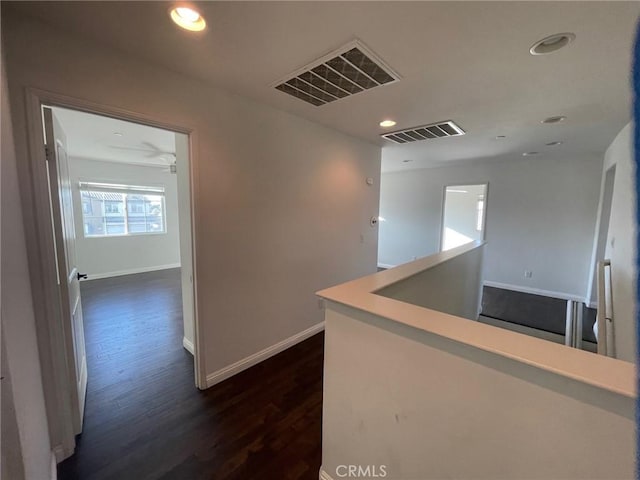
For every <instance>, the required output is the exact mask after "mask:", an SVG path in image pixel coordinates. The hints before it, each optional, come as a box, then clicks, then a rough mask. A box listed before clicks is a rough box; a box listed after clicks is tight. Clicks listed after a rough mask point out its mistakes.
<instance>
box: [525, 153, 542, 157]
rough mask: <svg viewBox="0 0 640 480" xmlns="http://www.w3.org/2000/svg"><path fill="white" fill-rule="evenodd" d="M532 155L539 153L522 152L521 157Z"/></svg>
mask: <svg viewBox="0 0 640 480" xmlns="http://www.w3.org/2000/svg"><path fill="white" fill-rule="evenodd" d="M534 155H540V152H524V153H523V154H522V156H523V157H532V156H534Z"/></svg>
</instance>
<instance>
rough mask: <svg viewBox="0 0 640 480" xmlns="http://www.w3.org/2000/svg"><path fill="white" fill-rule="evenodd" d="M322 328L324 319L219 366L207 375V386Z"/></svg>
mask: <svg viewBox="0 0 640 480" xmlns="http://www.w3.org/2000/svg"><path fill="white" fill-rule="evenodd" d="M323 330H324V321H322V322H320V323H316V324H315V325H314V326H312V327H309V328H307V329H306V330H303V331H302V332H300V333H296V334H295V335H293V336H291V337H289V338H286V339H284V340H282V341H281V342H278V343H276V344H275V345H271V346H270V347H267V348H265V349H264V350H261V351H259V352H257V353H254V354H253V355H249V356H248V357H246V358H243V359H242V360H239V361H237V362H235V363H232V364H231V365H229V366H227V367H224V368H221V369H220V370H218V371H216V372H213V373H211V374H209V375H207V388H209V387H212V386H213V385H215V384H217V383H220V382H222V381H223V380H226V379H227V378H229V377H232V376H233V375H235V374H237V373H240V372H242V371H243V370H246V369H247V368H250V367H253V366H254V365H256V364H258V363H260V362H262V361H264V360H266V359H268V358H270V357H273V356H274V355H277V354H278V353H280V352H282V351H283V350H286V349H287V348H289V347H293V346H294V345H296V344H297V343H300V342H302V341H303V340H306V339H307V338H309V337H311V336H313V335H315V334H316V333H318V332H321V331H323Z"/></svg>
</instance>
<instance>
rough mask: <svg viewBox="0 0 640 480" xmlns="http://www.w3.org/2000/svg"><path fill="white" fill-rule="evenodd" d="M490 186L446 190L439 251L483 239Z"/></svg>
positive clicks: (460, 187)
mask: <svg viewBox="0 0 640 480" xmlns="http://www.w3.org/2000/svg"><path fill="white" fill-rule="evenodd" d="M487 188H488V184H486V183H483V184H477V185H450V186H446V187H445V188H444V201H443V207H442V232H441V238H440V251H446V250H451V249H452V248H456V247H459V246H460V245H464V244H465V243H469V242H473V241H475V240H484V231H485V223H486V222H485V218H486V213H487Z"/></svg>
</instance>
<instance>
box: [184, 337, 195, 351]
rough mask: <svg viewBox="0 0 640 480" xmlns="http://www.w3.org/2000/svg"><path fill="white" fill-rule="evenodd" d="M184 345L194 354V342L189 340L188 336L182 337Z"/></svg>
mask: <svg viewBox="0 0 640 480" xmlns="http://www.w3.org/2000/svg"><path fill="white" fill-rule="evenodd" d="M182 346H183V347H184V349H185V350H186V351H187V352H189V353H190V354H191V355H193V342H192V341H190V340H188V339H187V337H182Z"/></svg>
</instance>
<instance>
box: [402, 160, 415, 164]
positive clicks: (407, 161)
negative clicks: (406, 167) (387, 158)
mask: <svg viewBox="0 0 640 480" xmlns="http://www.w3.org/2000/svg"><path fill="white" fill-rule="evenodd" d="M409 162H413V160H410V159H407V160H402V163H409Z"/></svg>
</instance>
